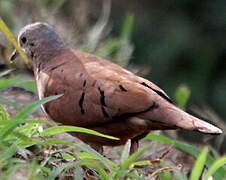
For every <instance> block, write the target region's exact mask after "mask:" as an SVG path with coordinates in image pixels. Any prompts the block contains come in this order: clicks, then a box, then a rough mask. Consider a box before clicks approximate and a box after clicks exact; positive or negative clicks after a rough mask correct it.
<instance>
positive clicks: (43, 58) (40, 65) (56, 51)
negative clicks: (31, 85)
mask: <svg viewBox="0 0 226 180" xmlns="http://www.w3.org/2000/svg"><path fill="white" fill-rule="evenodd" d="M42 48H43V47H42ZM65 49H66V48H65V47H58V48H48V51H46V49H39V50H40V51H39V53H37V54H35V53H34V56H33V57H31V58H32V62H33V69H34V72H36V71H37V72H39V71H41V70H43V69H44V68H45V67H47V66H48V64H54V62H52V61H53V60H54V59H55V57H56V56H59V55H60V54H61V53H62V52H63V51H65Z"/></svg>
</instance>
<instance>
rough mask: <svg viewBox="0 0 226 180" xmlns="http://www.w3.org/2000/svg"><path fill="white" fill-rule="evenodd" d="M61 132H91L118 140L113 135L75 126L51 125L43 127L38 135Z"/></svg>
mask: <svg viewBox="0 0 226 180" xmlns="http://www.w3.org/2000/svg"><path fill="white" fill-rule="evenodd" d="M63 132H80V133H87V134H92V135H95V136H100V137H104V138H108V139H112V140H118V138H116V137H113V136H108V135H104V134H101V133H99V132H96V131H93V130H90V129H86V128H81V127H75V126H56V127H51V128H48V129H45V130H44V131H43V132H41V133H40V136H51V135H54V134H58V133H63Z"/></svg>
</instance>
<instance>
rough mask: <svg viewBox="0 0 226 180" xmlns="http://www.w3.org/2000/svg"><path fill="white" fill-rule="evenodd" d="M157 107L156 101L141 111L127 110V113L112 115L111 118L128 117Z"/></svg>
mask: <svg viewBox="0 0 226 180" xmlns="http://www.w3.org/2000/svg"><path fill="white" fill-rule="evenodd" d="M158 107H159V105H158V104H157V103H155V102H153V103H152V104H151V105H150V106H149V107H148V108H147V109H145V110H143V111H139V112H129V113H125V114H121V115H117V116H114V117H113V118H128V117H132V116H136V115H138V114H141V113H145V112H148V111H152V110H154V109H156V108H158Z"/></svg>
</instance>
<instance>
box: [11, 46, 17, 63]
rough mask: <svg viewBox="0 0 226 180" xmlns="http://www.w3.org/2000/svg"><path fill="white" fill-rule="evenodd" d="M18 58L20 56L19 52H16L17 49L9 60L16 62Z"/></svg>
mask: <svg viewBox="0 0 226 180" xmlns="http://www.w3.org/2000/svg"><path fill="white" fill-rule="evenodd" d="M17 56H18V53H17V51H16V49H15V50H14V51H13V53H12V54H11V56H10V58H9V60H10V61H14V60H15V59H16V58H17Z"/></svg>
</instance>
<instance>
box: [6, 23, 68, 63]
mask: <svg viewBox="0 0 226 180" xmlns="http://www.w3.org/2000/svg"><path fill="white" fill-rule="evenodd" d="M17 40H18V44H19V46H20V47H21V48H22V50H24V52H25V54H26V55H27V56H28V57H29V58H30V59H31V60H32V61H33V60H35V59H37V58H38V57H40V56H42V55H47V56H48V55H51V54H53V53H54V51H56V50H58V49H59V48H63V47H64V42H63V41H62V40H61V38H60V37H59V35H58V34H57V33H56V32H55V31H54V29H53V28H52V27H51V26H50V25H48V24H47V23H40V22H36V23H33V24H29V25H26V26H25V27H23V28H22V29H21V30H20V32H19V35H18V38H17ZM17 54H18V53H17V51H16V50H14V52H13V54H12V56H11V58H10V59H11V60H14V59H15V58H16V56H17Z"/></svg>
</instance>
